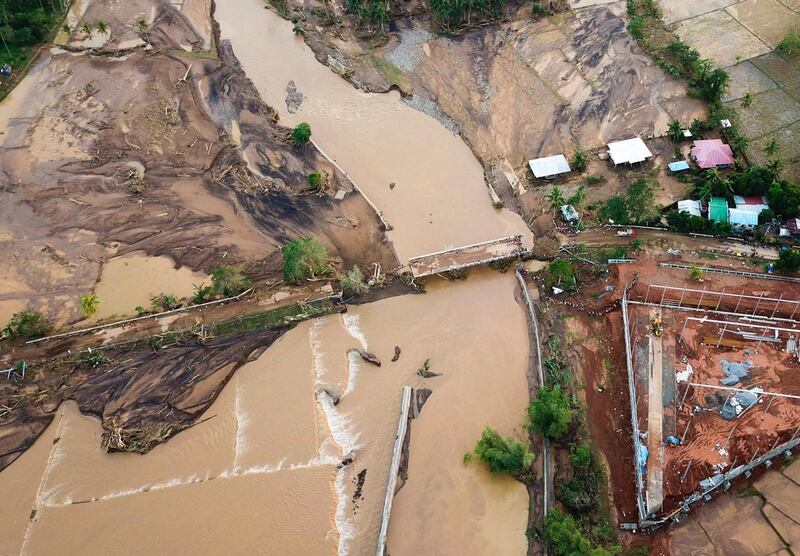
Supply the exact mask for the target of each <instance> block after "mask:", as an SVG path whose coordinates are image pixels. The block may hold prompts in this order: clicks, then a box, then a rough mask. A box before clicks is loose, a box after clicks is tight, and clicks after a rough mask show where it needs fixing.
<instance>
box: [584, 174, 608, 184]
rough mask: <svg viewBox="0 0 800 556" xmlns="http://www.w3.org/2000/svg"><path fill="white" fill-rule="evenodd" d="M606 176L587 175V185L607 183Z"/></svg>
mask: <svg viewBox="0 0 800 556" xmlns="http://www.w3.org/2000/svg"><path fill="white" fill-rule="evenodd" d="M605 182H606V177H605V176H587V177H586V184H587V185H598V184H600V183H605Z"/></svg>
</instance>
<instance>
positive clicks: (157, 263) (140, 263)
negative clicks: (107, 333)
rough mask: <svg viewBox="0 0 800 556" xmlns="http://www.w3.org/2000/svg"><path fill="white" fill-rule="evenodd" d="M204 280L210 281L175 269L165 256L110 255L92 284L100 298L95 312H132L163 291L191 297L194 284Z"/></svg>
mask: <svg viewBox="0 0 800 556" xmlns="http://www.w3.org/2000/svg"><path fill="white" fill-rule="evenodd" d="M203 283H205V284H206V285H208V284H209V283H210V280H209V277H208V276H207V275H206V274H203V273H201V272H192V271H191V270H189V269H187V268H178V269H176V268H175V267H174V265H173V263H172V261H171V260H170V259H169V258H167V257H147V256H142V255H138V254H132V255H128V256H125V257H119V258H113V259H111V260H110V261H109V262H108V263H107V264H106V265H105V266H104V267H103V273H102V274H101V276H100V281H99V282H98V284H97V286H96V287H95V293H96V294H97V296H98V297H99V298H100V301H101V302H100V308H99V310H98V312H97V316H98V318H106V317H112V316H114V315H116V316H123V315H131V314H134V308H135V307H137V306H138V307H144V308H149V306H150V300H151V299H152V298H153V297H155V296H158V295H160V294H162V293H165V294H168V295H174V296H176V297H177V298H178V299H181V298H185V297H191V295H192V293H193V292H194V286H195V285H200V284H203ZM165 288H166V289H165Z"/></svg>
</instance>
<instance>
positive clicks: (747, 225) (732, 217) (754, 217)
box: [728, 208, 759, 230]
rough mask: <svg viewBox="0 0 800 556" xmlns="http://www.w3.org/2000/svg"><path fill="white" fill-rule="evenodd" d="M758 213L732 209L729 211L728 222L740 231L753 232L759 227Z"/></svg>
mask: <svg viewBox="0 0 800 556" xmlns="http://www.w3.org/2000/svg"><path fill="white" fill-rule="evenodd" d="M758 214H759V213H758V212H755V211H752V210H743V209H740V208H732V209H729V210H728V222H730V223H731V226H733V227H734V228H738V229H745V230H752V229H753V228H755V227H756V226H758Z"/></svg>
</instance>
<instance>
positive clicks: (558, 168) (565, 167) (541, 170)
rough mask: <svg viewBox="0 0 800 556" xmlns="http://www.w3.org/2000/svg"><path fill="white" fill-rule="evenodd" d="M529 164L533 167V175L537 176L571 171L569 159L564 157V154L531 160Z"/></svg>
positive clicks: (545, 176)
mask: <svg viewBox="0 0 800 556" xmlns="http://www.w3.org/2000/svg"><path fill="white" fill-rule="evenodd" d="M528 166H530V167H531V172H533V175H534V176H536V177H537V178H549V177H551V176H557V175H559V174H566V173H567V172H570V171H571V169H570V167H569V164H568V163H567V159H566V158H564V155H563V154H557V155H555V156H546V157H544V158H535V159H533V160H529V161H528Z"/></svg>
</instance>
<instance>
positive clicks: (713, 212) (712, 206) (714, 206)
mask: <svg viewBox="0 0 800 556" xmlns="http://www.w3.org/2000/svg"><path fill="white" fill-rule="evenodd" d="M756 218H757V217H756ZM708 219H709V220H713V221H714V222H720V223H721V222H727V221H728V201H727V200H725V197H711V202H710V203H709V204H708Z"/></svg>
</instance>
